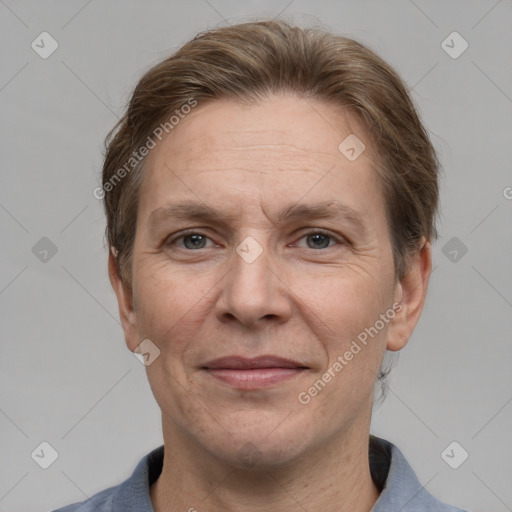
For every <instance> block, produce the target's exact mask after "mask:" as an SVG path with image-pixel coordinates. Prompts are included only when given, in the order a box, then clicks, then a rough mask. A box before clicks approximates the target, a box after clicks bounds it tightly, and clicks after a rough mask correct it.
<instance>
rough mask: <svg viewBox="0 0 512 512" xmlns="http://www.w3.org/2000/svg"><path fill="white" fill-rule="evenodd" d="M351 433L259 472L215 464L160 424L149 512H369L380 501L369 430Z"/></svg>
mask: <svg viewBox="0 0 512 512" xmlns="http://www.w3.org/2000/svg"><path fill="white" fill-rule="evenodd" d="M351 430H352V432H351V434H350V435H347V434H346V433H345V434H344V435H343V436H338V437H337V438H336V439H333V440H331V441H330V442H329V443H328V444H327V443H326V444H324V445H323V446H317V447H314V449H312V450H311V452H310V453H307V454H303V455H302V456H301V457H300V458H299V459H300V460H295V461H293V463H290V464H289V465H286V466H285V467H278V468H272V469H261V470H258V469H239V468H237V467H233V466H232V465H229V464H226V463H224V462H223V461H219V460H218V459H217V458H214V457H212V455H211V454H210V453H208V452H206V451H205V450H203V449H202V448H201V447H198V446H192V445H190V439H185V438H184V437H183V436H182V435H180V433H179V432H177V431H176V430H174V429H172V428H169V425H165V423H164V446H165V456H164V464H163V468H162V473H161V475H160V477H159V478H158V480H157V481H156V482H155V484H154V485H153V486H152V487H151V490H150V491H151V500H152V503H153V508H154V510H155V512H176V511H178V510H190V511H191V512H193V511H194V509H195V510H196V511H198V512H202V511H205V510H208V511H209V512H221V511H222V512H235V511H236V512H264V511H265V512H266V511H268V510H272V511H273V512H288V511H291V510H296V509H297V507H300V508H302V509H304V510H323V511H326V512H349V511H350V512H369V511H370V510H371V508H372V507H373V505H374V504H375V502H376V500H377V499H378V497H379V492H378V490H377V488H376V487H375V485H374V483H373V481H372V478H371V474H370V467H369V459H368V440H369V433H368V432H369V427H368V429H365V428H359V429H357V430H356V429H351ZM187 441H188V444H187ZM178 447H180V448H178ZM183 448H185V449H183ZM197 461H199V462H197Z"/></svg>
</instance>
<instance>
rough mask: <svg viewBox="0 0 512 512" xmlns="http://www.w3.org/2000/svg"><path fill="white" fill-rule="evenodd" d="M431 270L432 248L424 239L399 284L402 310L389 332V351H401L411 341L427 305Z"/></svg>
mask: <svg viewBox="0 0 512 512" xmlns="http://www.w3.org/2000/svg"><path fill="white" fill-rule="evenodd" d="M431 270H432V247H431V244H430V242H428V241H426V239H425V238H424V237H423V238H422V239H421V241H420V249H418V250H417V251H416V252H415V254H414V255H412V257H411V259H410V264H409V268H408V271H407V273H406V275H405V276H404V278H403V279H402V281H401V282H400V283H398V284H397V293H398V295H399V296H400V299H399V302H400V304H401V305H402V308H401V310H400V311H399V312H398V313H397V315H396V316H395V318H394V319H393V323H392V325H391V327H390V329H389V331H388V340H387V349H388V350H391V351H397V350H401V349H402V348H404V347H405V345H406V344H407V342H408V341H409V338H410V337H411V334H412V332H413V330H414V328H415V327H416V324H417V323H418V321H419V318H420V316H421V312H422V310H423V306H424V304H425V299H426V296H427V289H428V281H429V278H430V273H431Z"/></svg>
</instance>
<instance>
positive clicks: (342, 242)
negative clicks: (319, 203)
mask: <svg viewBox="0 0 512 512" xmlns="http://www.w3.org/2000/svg"><path fill="white" fill-rule="evenodd" d="M193 235H199V236H202V237H205V238H207V239H209V240H211V239H210V237H209V236H208V235H205V234H204V233H201V232H200V231H195V230H190V231H185V232H183V233H181V234H180V235H179V236H177V237H175V238H172V239H168V240H167V241H166V242H165V244H164V245H165V246H170V245H174V244H175V243H176V242H177V241H179V240H183V239H184V238H186V237H188V236H193ZM310 235H324V236H327V237H329V238H330V239H331V240H334V241H335V242H337V245H348V244H349V241H348V240H347V239H346V238H344V237H341V236H339V237H338V236H334V235H333V234H331V233H330V232H329V231H324V230H322V229H314V230H310V231H307V232H305V233H303V234H302V236H301V237H300V238H299V240H302V239H303V238H305V237H307V236H310ZM331 247H333V246H330V245H329V246H327V247H325V248H321V249H312V248H310V247H306V249H311V250H313V251H320V250H325V249H330V248H331ZM180 249H183V250H185V251H188V252H195V251H199V250H200V249H203V248H200V249H187V248H186V247H180Z"/></svg>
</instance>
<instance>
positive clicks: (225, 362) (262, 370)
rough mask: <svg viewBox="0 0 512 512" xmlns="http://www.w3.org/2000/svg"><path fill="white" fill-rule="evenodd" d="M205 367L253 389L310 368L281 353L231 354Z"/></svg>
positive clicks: (221, 378) (222, 378)
mask: <svg viewBox="0 0 512 512" xmlns="http://www.w3.org/2000/svg"><path fill="white" fill-rule="evenodd" d="M201 369H202V370H204V371H206V372H207V373H208V375H210V376H211V377H213V378H214V379H216V380H218V381H221V382H223V383H224V384H227V385H229V386H231V387H234V388H236V389H243V390H250V389H263V388H267V387H271V386H274V385H276V384H278V383H281V382H284V381H287V380H289V379H291V378H293V377H296V376H298V375H300V374H302V373H304V372H305V371H307V370H308V369H309V368H308V367H307V366H305V365H303V364H302V363H300V362H298V361H292V360H290V359H284V358H281V357H277V356H260V357H255V358H245V357H240V356H229V357H221V358H219V359H215V360H213V361H210V362H208V363H207V364H206V365H204V366H203V367H202V368H201Z"/></svg>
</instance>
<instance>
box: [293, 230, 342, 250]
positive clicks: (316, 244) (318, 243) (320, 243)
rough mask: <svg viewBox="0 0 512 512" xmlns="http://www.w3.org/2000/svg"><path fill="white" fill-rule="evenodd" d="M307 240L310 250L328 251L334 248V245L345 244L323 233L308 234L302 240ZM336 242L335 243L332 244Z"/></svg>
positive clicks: (313, 232) (312, 232)
mask: <svg viewBox="0 0 512 512" xmlns="http://www.w3.org/2000/svg"><path fill="white" fill-rule="evenodd" d="M303 239H306V244H307V247H308V248H309V249H327V248H328V247H332V245H334V244H336V243H337V244H338V245H339V244H340V243H341V244H342V245H343V242H342V241H341V240H339V239H338V238H336V237H334V236H333V235H331V234H330V233H325V232H323V231H311V232H309V233H306V234H305V235H304V236H302V238H301V239H300V240H303ZM331 242H334V243H331Z"/></svg>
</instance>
